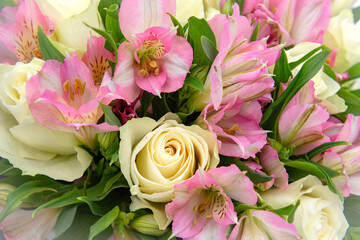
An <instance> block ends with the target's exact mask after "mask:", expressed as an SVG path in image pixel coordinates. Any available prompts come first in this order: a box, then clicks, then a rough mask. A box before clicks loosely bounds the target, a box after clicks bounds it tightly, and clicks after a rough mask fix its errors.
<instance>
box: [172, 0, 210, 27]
mask: <svg viewBox="0 0 360 240" xmlns="http://www.w3.org/2000/svg"><path fill="white" fill-rule="evenodd" d="M192 16H195V17H197V18H204V5H203V1H202V0H176V19H177V20H179V22H180V23H186V22H187V20H188V19H189V18H190V17H192Z"/></svg>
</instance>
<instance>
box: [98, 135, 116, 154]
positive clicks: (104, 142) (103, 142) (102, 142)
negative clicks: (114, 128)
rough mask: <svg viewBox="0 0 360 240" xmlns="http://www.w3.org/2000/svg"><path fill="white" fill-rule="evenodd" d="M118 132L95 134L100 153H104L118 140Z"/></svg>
mask: <svg viewBox="0 0 360 240" xmlns="http://www.w3.org/2000/svg"><path fill="white" fill-rule="evenodd" d="M118 134H119V132H102V133H98V134H97V138H98V142H99V147H100V151H101V152H102V153H103V152H106V150H108V149H109V148H110V147H111V145H112V144H113V143H114V142H115V141H116V139H117V138H118Z"/></svg>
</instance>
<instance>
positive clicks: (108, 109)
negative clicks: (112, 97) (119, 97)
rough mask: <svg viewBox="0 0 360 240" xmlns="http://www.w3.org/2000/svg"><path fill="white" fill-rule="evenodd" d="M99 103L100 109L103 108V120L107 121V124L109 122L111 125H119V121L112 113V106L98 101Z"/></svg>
mask: <svg viewBox="0 0 360 240" xmlns="http://www.w3.org/2000/svg"><path fill="white" fill-rule="evenodd" d="M99 103H100V106H101V109H102V110H103V112H104V114H105V122H107V123H108V124H110V125H112V126H118V127H120V126H121V122H120V120H119V119H118V118H117V117H116V116H115V114H114V113H113V111H112V107H110V106H108V105H105V104H102V103H101V102H99Z"/></svg>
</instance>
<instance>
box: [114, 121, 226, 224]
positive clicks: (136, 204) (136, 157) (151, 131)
mask: <svg viewBox="0 0 360 240" xmlns="http://www.w3.org/2000/svg"><path fill="white" fill-rule="evenodd" d="M179 122H180V120H179V119H178V117H177V115H175V114H167V115H166V116H164V117H163V118H162V119H160V120H159V121H157V122H156V121H155V120H153V119H151V118H146V117H145V118H138V119H135V118H133V119H131V120H130V121H128V122H127V123H126V124H125V125H124V126H122V127H120V138H121V141H120V149H119V159H120V166H121V171H122V173H123V174H124V176H125V178H126V180H127V182H128V184H129V186H130V191H131V194H132V195H133V196H134V197H133V198H132V199H133V203H132V205H131V207H130V208H131V210H134V209H137V208H143V207H147V208H150V209H151V210H153V213H154V217H155V219H156V220H157V222H158V223H159V226H160V229H164V228H165V227H166V226H167V224H168V223H169V219H168V218H167V217H166V214H165V209H164V207H165V204H166V203H168V202H170V201H171V200H172V197H173V187H174V185H175V184H178V183H181V182H183V181H184V180H186V179H189V178H191V177H192V176H193V175H194V173H195V171H196V170H197V169H198V168H202V169H204V170H205V171H206V170H208V169H211V168H215V167H216V166H217V164H218V163H219V155H218V150H217V142H216V140H215V139H214V138H213V136H212V134H211V133H210V132H209V131H207V130H204V129H202V128H200V127H199V126H197V125H193V126H185V125H183V124H180V123H179Z"/></svg>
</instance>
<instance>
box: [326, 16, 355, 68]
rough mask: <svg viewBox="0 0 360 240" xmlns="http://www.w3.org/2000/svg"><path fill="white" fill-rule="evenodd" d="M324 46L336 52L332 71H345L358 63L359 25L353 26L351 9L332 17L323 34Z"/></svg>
mask: <svg viewBox="0 0 360 240" xmlns="http://www.w3.org/2000/svg"><path fill="white" fill-rule="evenodd" d="M324 44H325V45H326V46H327V47H329V48H332V49H334V50H335V51H336V58H335V64H334V70H335V71H336V72H337V73H343V72H345V71H347V70H348V69H349V68H350V67H351V66H353V65H354V64H355V63H357V62H359V61H360V25H356V24H354V16H353V13H352V11H351V9H346V10H343V11H341V12H340V13H339V14H338V15H337V16H335V17H332V18H331V20H330V23H329V27H328V28H327V30H326V32H325V34H324Z"/></svg>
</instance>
